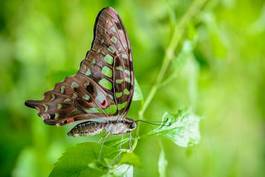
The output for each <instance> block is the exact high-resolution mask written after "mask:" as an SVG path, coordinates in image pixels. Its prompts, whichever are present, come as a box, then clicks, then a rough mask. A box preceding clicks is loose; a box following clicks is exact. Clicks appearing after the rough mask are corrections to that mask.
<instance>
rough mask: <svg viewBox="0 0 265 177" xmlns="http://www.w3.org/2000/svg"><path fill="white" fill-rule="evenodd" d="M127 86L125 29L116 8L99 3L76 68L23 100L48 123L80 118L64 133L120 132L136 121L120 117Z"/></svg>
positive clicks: (129, 68)
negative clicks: (40, 96) (89, 39)
mask: <svg viewBox="0 0 265 177" xmlns="http://www.w3.org/2000/svg"><path fill="white" fill-rule="evenodd" d="M133 88H134V72H133V62H132V54H131V47H130V43H129V40H128V36H127V33H126V31H125V29H124V26H123V24H122V22H121V19H120V17H119V16H118V14H117V12H116V11H115V10H114V9H112V8H104V9H102V10H101V11H100V13H99V15H98V16H97V19H96V22H95V26H94V39H93V42H92V46H91V49H90V51H88V52H87V54H86V57H85V59H84V60H83V61H82V62H81V64H80V69H79V70H78V72H77V73H76V74H75V75H73V76H70V77H66V78H65V79H64V81H62V82H59V83H57V84H56V85H55V87H54V89H53V90H50V91H48V92H46V93H44V99H43V100H28V101H26V102H25V104H26V106H28V107H31V108H34V109H37V110H38V111H39V113H38V115H39V116H40V117H42V118H43V120H44V123H46V124H49V125H59V126H61V125H65V124H68V123H73V122H76V121H82V123H80V124H78V125H77V126H75V127H74V128H73V130H71V131H70V132H69V134H68V135H78V134H80V135H93V134H97V133H99V132H101V131H102V130H105V131H106V132H109V133H111V134H121V133H127V132H129V131H132V130H133V129H134V128H135V126H136V124H135V122H134V121H133V120H131V119H127V118H126V115H127V113H128V110H129V107H130V103H131V101H132V96H133V92H134V89H133ZM84 120H85V121H87V123H84V122H83V121H84ZM132 125H133V126H132ZM132 127H133V128H132Z"/></svg>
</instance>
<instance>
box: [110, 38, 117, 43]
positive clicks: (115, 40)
mask: <svg viewBox="0 0 265 177" xmlns="http://www.w3.org/2000/svg"><path fill="white" fill-rule="evenodd" d="M110 40H111V41H112V42H113V43H114V44H115V43H116V42H117V38H116V37H115V36H112V38H111V39H110Z"/></svg>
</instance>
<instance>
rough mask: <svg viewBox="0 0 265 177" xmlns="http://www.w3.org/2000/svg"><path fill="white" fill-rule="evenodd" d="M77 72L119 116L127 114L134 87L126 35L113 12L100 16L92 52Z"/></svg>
mask: <svg viewBox="0 0 265 177" xmlns="http://www.w3.org/2000/svg"><path fill="white" fill-rule="evenodd" d="M80 72H81V73H83V74H85V75H87V76H89V77H91V78H93V80H95V81H96V82H97V83H98V84H99V86H101V87H102V88H103V89H104V90H105V91H106V93H107V94H109V96H111V97H113V101H114V103H115V106H116V108H117V110H118V111H117V113H118V114H120V115H123V114H124V113H127V111H128V108H129V106H130V102H131V99H132V95H133V84H134V76H133V64H132V55H131V48H130V44H129V41H128V37H127V34H126V31H125V29H124V27H123V24H122V22H121V20H120V18H119V16H118V15H117V13H116V12H115V11H114V10H113V9H111V8H106V9H103V10H102V11H101V12H100V13H99V15H98V17H97V20H96V24H95V28H94V40H93V43H92V48H91V50H90V52H88V54H87V56H86V58H85V60H83V61H82V64H81V67H80ZM109 106H111V104H110V105H109Z"/></svg>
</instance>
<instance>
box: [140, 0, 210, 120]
mask: <svg viewBox="0 0 265 177" xmlns="http://www.w3.org/2000/svg"><path fill="white" fill-rule="evenodd" d="M206 1H207V0H196V1H194V2H193V3H192V4H191V6H190V8H189V9H188V11H187V13H186V14H185V15H184V16H183V17H182V18H181V20H180V22H179V23H178V24H177V25H176V26H175V29H174V33H173V36H172V38H171V40H170V43H169V45H168V47H167V49H166V52H165V56H164V57H163V64H162V67H161V69H160V71H159V74H158V76H157V79H156V82H155V84H154V86H153V87H152V88H151V91H150V92H149V94H148V96H147V98H146V100H145V102H144V104H143V106H142V108H141V109H140V111H139V119H144V113H145V111H146V109H147V108H148V106H149V104H150V103H151V101H152V100H153V98H154V96H155V94H156V92H157V90H158V88H159V84H160V83H161V81H162V79H163V78H164V76H165V73H166V71H167V69H168V67H169V64H170V62H171V61H172V59H173V58H174V57H175V51H176V49H177V47H178V45H179V43H180V39H181V37H182V36H183V34H184V32H185V29H186V27H187V24H188V23H189V22H190V21H191V19H192V18H193V17H194V16H195V15H196V14H197V13H198V12H199V10H200V9H201V8H202V7H203V5H204V4H205V3H206Z"/></svg>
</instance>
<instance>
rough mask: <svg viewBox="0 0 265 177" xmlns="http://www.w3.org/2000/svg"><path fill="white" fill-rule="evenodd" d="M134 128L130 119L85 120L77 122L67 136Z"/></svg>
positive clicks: (123, 131)
mask: <svg viewBox="0 0 265 177" xmlns="http://www.w3.org/2000/svg"><path fill="white" fill-rule="evenodd" d="M135 128H136V123H135V121H133V120H131V119H125V118H124V119H121V120H118V119H117V120H111V121H105V122H97V121H87V122H82V123H80V124H77V125H76V126H75V127H74V128H73V129H72V130H70V132H69V133H68V135H69V136H85V135H96V134H99V133H100V132H102V130H105V131H106V132H107V133H109V134H112V135H118V134H124V133H128V132H131V131H132V130H134V129H135Z"/></svg>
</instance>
